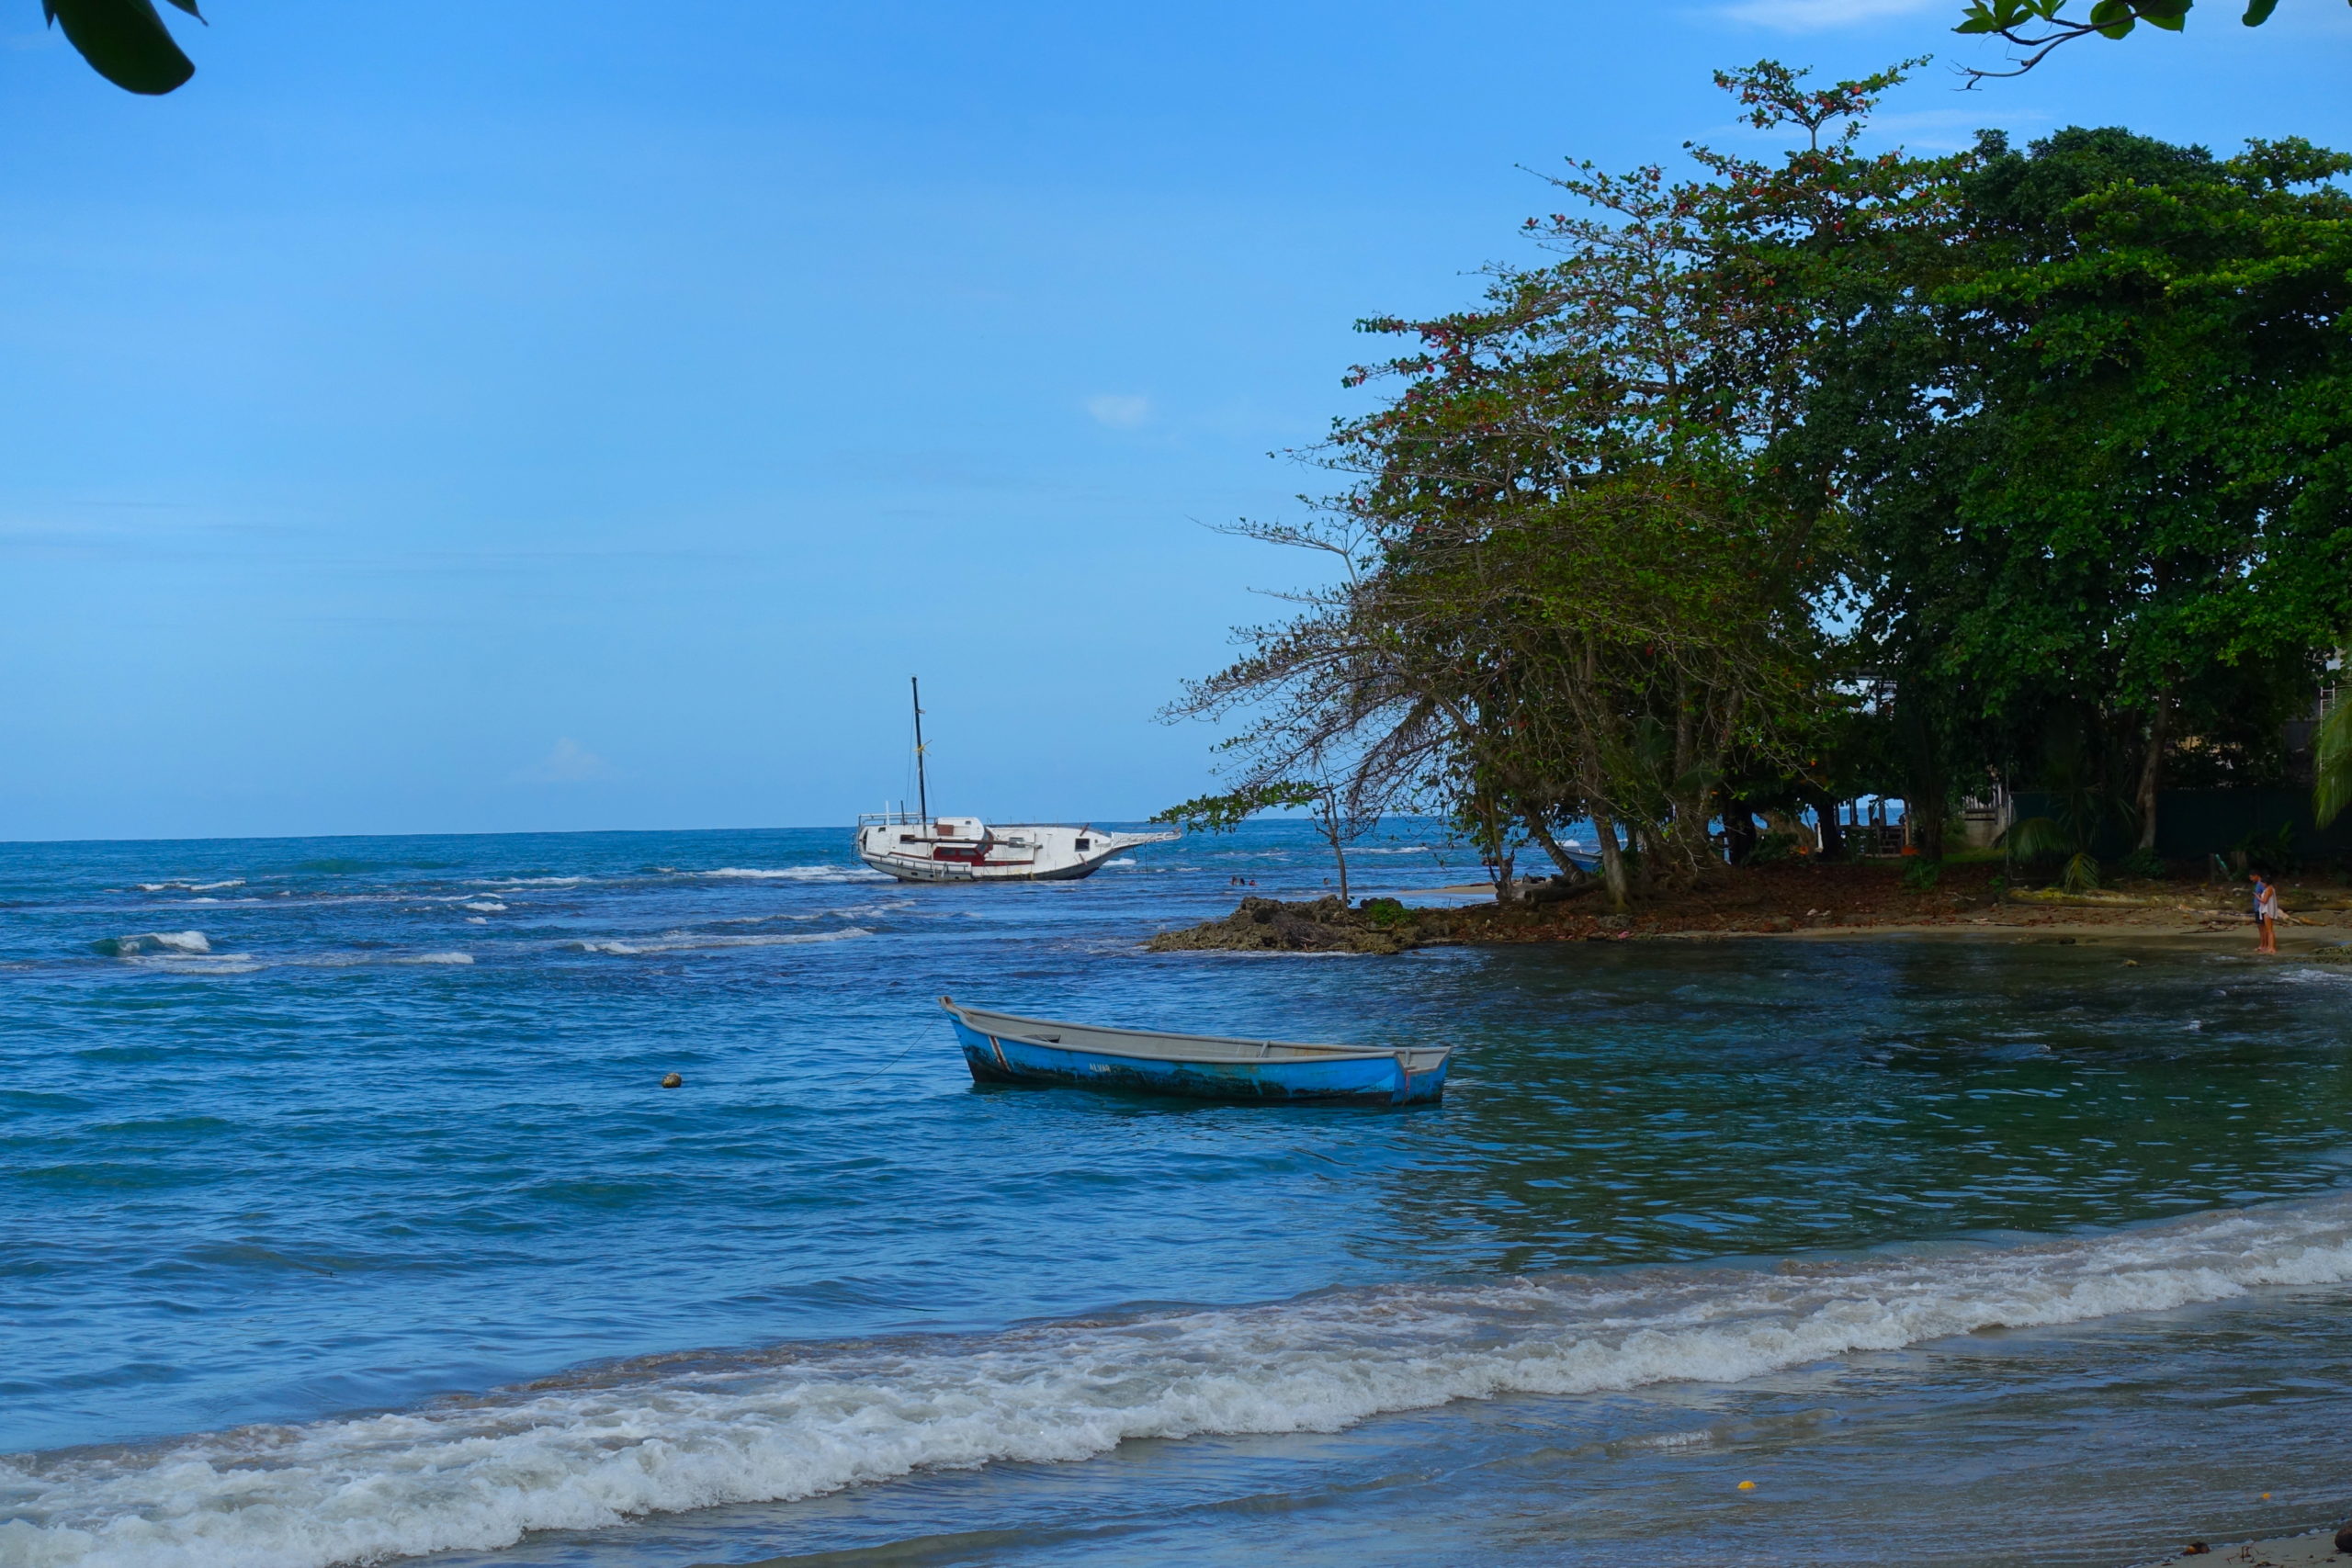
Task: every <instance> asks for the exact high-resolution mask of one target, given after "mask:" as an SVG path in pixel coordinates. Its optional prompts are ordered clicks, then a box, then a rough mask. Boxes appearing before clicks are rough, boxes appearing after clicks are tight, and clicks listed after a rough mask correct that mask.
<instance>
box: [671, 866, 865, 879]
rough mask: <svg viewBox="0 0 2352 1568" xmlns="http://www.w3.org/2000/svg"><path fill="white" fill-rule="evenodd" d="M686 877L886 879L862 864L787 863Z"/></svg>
mask: <svg viewBox="0 0 2352 1568" xmlns="http://www.w3.org/2000/svg"><path fill="white" fill-rule="evenodd" d="M686 874H687V875H688V876H727V877H739V878H744V879H748V880H752V881H757V882H888V881H889V880H890V878H889V877H888V876H887V875H886V874H883V873H881V872H878V871H875V870H872V869H871V868H869V867H866V866H862V865H786V866H777V867H775V868H774V869H763V868H760V867H757V866H741V865H729V866H721V867H720V868H719V869H718V870H717V871H690V872H687V873H686Z"/></svg>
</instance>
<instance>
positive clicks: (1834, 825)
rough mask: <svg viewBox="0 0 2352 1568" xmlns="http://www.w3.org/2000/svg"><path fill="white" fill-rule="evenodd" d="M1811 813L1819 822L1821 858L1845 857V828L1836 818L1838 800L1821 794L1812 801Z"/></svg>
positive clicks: (1834, 858)
mask: <svg viewBox="0 0 2352 1568" xmlns="http://www.w3.org/2000/svg"><path fill="white" fill-rule="evenodd" d="M1813 815H1814V817H1815V819H1816V820H1817V821H1818V822H1819V823H1820V828H1819V829H1818V832H1819V835H1820V839H1821V858H1822V859H1823V860H1843V859H1845V858H1846V829H1845V828H1844V827H1843V826H1842V825H1841V824H1840V823H1839V822H1838V802H1836V801H1834V800H1831V799H1829V798H1828V797H1827V796H1826V795H1825V796H1823V797H1821V798H1820V799H1817V800H1815V801H1814V802H1813Z"/></svg>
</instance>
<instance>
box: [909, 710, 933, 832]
mask: <svg viewBox="0 0 2352 1568" xmlns="http://www.w3.org/2000/svg"><path fill="white" fill-rule="evenodd" d="M907 685H908V687H909V689H910V690H911V691H912V692H913V693H914V699H915V809H916V810H918V811H920V812H922V819H923V820H924V821H926V822H928V821H930V820H931V787H930V785H928V784H925V783H924V782H923V776H922V681H921V680H920V679H919V678H917V677H915V676H913V675H910V676H908V677H907Z"/></svg>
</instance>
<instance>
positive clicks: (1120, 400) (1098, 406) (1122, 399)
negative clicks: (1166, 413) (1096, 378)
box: [1086, 392, 1151, 430]
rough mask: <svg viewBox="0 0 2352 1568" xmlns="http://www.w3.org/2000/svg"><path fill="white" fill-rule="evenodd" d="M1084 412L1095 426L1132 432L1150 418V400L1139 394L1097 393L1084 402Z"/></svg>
mask: <svg viewBox="0 0 2352 1568" xmlns="http://www.w3.org/2000/svg"><path fill="white" fill-rule="evenodd" d="M1086 412H1088V413H1091V414H1092V415H1093V416H1094V422H1095V423H1097V424H1107V425H1109V426H1110V427H1111V428H1112V429H1114V430H1133V429H1135V428H1136V426H1138V425H1140V424H1142V423H1144V422H1145V421H1146V420H1148V419H1149V418H1150V417H1151V400H1150V399H1149V398H1147V397H1145V396H1144V395H1143V394H1141V393H1140V392H1097V393H1095V394H1094V395H1093V396H1092V397H1091V398H1089V399H1087V400H1086Z"/></svg>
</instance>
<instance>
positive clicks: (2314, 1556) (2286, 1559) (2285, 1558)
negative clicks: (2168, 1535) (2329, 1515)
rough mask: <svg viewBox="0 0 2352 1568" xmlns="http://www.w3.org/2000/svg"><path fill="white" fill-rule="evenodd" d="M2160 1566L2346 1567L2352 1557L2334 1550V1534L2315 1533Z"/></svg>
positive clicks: (2232, 1544) (2223, 1548) (2180, 1555)
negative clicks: (2327, 1563)
mask: <svg viewBox="0 0 2352 1568" xmlns="http://www.w3.org/2000/svg"><path fill="white" fill-rule="evenodd" d="M2156 1562H2157V1563H2158V1564H2163V1565H2165V1568H2169V1565H2170V1564H2173V1563H2176V1562H2177V1563H2182V1564H2188V1563H2192V1562H2195V1563H2207V1562H2210V1563H2214V1564H2221V1563H2239V1564H2251V1565H2252V1568H2305V1565H2306V1564H2311V1563H2323V1562H2333V1563H2338V1564H2341V1563H2346V1562H2352V1557H2347V1556H2346V1555H2345V1554H2344V1553H2342V1552H2340V1551H2336V1550H2335V1531H2333V1530H2315V1531H2313V1532H2312V1534H2310V1535H2290V1536H2282V1537H2280V1538H2279V1539H2278V1540H2248V1541H2234V1540H2233V1541H2229V1542H2226V1543H2217V1544H2213V1545H2211V1546H2209V1547H2208V1549H2207V1550H2206V1551H2200V1552H2195V1553H2188V1552H2179V1551H2176V1552H2174V1553H2173V1554H2172V1555H2171V1556H2169V1557H2159V1558H2157V1559H2156Z"/></svg>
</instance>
